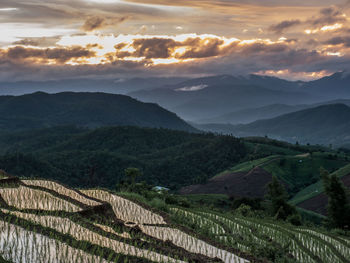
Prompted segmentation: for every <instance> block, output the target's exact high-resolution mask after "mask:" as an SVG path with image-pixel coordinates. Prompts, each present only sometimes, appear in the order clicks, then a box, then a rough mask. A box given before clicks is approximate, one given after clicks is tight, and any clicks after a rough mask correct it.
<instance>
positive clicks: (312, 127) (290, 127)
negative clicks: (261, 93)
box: [196, 104, 350, 146]
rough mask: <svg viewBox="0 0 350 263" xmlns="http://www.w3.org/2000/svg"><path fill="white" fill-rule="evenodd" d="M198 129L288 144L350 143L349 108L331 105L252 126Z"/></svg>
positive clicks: (256, 123)
mask: <svg viewBox="0 0 350 263" xmlns="http://www.w3.org/2000/svg"><path fill="white" fill-rule="evenodd" d="M196 127H197V128H200V129H203V130H207V131H213V132H218V133H228V134H233V135H235V136H239V137H247V136H268V137H271V138H275V139H281V140H286V141H289V142H299V143H304V144H306V143H310V144H325V145H328V144H333V145H336V146H340V145H346V144H350V132H349V131H350V107H349V106H347V105H345V104H329V105H322V106H318V107H314V108H311V109H305V110H301V111H297V112H293V113H289V114H284V115H282V116H279V117H276V118H272V119H267V120H259V121H255V122H252V123H250V124H244V125H231V124H203V125H197V126H196Z"/></svg>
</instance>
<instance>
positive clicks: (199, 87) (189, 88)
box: [175, 84, 208, 91]
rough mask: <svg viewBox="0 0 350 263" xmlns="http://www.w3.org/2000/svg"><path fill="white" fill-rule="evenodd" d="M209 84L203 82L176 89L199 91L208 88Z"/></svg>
mask: <svg viewBox="0 0 350 263" xmlns="http://www.w3.org/2000/svg"><path fill="white" fill-rule="evenodd" d="M207 87H208V85H205V84H201V85H196V86H190V87H188V86H186V87H182V88H178V89H175V91H198V90H202V89H205V88H207Z"/></svg>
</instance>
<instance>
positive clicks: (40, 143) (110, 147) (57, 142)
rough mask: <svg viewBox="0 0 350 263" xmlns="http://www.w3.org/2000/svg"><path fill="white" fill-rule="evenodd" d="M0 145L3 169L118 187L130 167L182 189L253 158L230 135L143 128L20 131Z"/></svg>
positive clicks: (1, 140)
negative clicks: (248, 156) (247, 158)
mask: <svg viewBox="0 0 350 263" xmlns="http://www.w3.org/2000/svg"><path fill="white" fill-rule="evenodd" d="M0 146H1V147H0V148H1V149H0V152H1V154H2V155H1V156H0V167H2V168H3V169H5V170H7V171H8V172H10V173H14V174H18V175H22V176H28V177H31V176H38V177H44V178H54V179H59V180H60V181H62V182H64V183H66V184H70V185H73V186H91V185H93V186H104V187H108V188H112V189H113V188H114V187H115V185H116V183H117V182H120V181H121V180H122V179H123V177H124V169H126V168H128V167H138V168H140V169H141V170H142V172H143V174H144V175H143V177H142V178H139V179H140V181H142V180H146V181H147V182H149V183H151V184H155V185H157V184H158V185H163V186H167V187H170V188H172V189H176V188H178V187H179V186H182V185H186V184H191V183H198V182H203V181H205V180H206V179H207V178H210V177H211V176H213V175H215V174H216V173H218V172H220V171H222V170H223V169H226V168H228V167H230V166H232V165H234V164H236V163H238V162H240V161H241V160H242V159H243V158H245V157H246V155H247V148H246V146H245V144H244V143H243V142H242V141H240V140H239V139H236V138H233V137H230V136H215V135H213V134H195V133H187V132H182V131H171V130H167V129H151V128H137V127H108V128H99V129H95V130H86V129H79V128H76V127H58V128H56V127H55V128H50V129H44V130H36V131H29V132H18V133H11V134H4V135H2V136H0ZM257 154H262V153H257Z"/></svg>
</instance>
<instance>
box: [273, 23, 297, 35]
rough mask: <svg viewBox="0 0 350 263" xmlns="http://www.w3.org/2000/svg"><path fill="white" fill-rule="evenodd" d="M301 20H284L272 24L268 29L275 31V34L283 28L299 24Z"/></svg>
mask: <svg viewBox="0 0 350 263" xmlns="http://www.w3.org/2000/svg"><path fill="white" fill-rule="evenodd" d="M300 24H301V21H300V20H299V19H294V20H284V21H282V22H280V23H278V24H275V25H272V26H270V27H269V30H271V31H273V32H275V33H276V34H280V33H282V32H283V31H284V30H285V29H288V28H290V27H294V26H296V25H300Z"/></svg>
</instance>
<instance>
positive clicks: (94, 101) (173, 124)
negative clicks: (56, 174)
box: [0, 92, 196, 132]
mask: <svg viewBox="0 0 350 263" xmlns="http://www.w3.org/2000/svg"><path fill="white" fill-rule="evenodd" d="M58 125H77V126H82V127H90V128H94V127H100V126H115V125H117V126H126V125H132V126H140V127H155V128H168V129H174V130H183V131H192V132H194V131H196V130H195V129H194V128H193V127H191V126H190V125H189V124H187V123H186V122H185V121H183V120H182V119H180V118H179V117H178V116H176V114H174V113H172V112H169V111H168V110H165V109H163V108H161V107H159V106H158V105H156V104H152V103H143V102H140V101H137V100H135V99H132V98H130V97H128V96H125V95H113V94H106V93H73V92H63V93H58V94H47V93H43V92H37V93H33V94H28V95H22V96H0V129H1V130H20V129H32V128H43V127H52V126H58Z"/></svg>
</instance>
